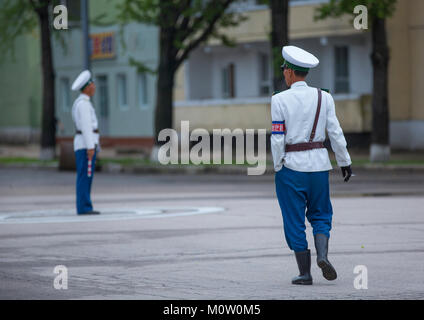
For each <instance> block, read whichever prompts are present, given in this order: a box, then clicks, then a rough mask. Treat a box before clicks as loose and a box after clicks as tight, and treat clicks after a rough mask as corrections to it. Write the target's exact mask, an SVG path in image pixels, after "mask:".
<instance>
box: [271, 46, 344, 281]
mask: <svg viewBox="0 0 424 320" xmlns="http://www.w3.org/2000/svg"><path fill="white" fill-rule="evenodd" d="M283 58H284V59H285V62H284V65H283V66H282V67H283V68H284V78H285V81H286V83H287V86H288V87H289V89H288V90H286V91H283V92H280V93H278V94H276V95H274V96H273V97H272V102H271V116H272V135H271V148H272V156H273V161H274V168H275V171H276V175H275V184H276V193H277V197H278V202H279V204H280V208H281V212H282V216H283V223H284V235H285V238H286V241H287V244H288V246H289V248H290V249H291V250H293V251H294V252H295V256H296V261H297V264H298V267H299V271H300V275H299V276H298V277H295V278H294V279H293V280H292V283H293V284H304V285H310V284H312V276H311V252H310V250H309V249H308V243H307V241H306V233H305V229H306V227H305V216H306V218H307V219H308V221H309V222H310V224H311V225H312V228H313V234H314V240H315V248H316V250H317V264H318V266H319V267H320V268H321V269H322V273H323V276H324V277H325V278H326V279H327V280H334V279H336V278H337V273H336V270H335V269H334V267H333V266H332V265H331V263H330V262H329V261H328V258H327V253H328V239H329V238H330V230H331V221H332V215H333V211H332V206H331V202H330V191H329V181H328V174H329V170H332V166H331V163H330V159H329V156H328V152H327V149H326V148H325V147H324V144H323V142H324V140H325V131H327V133H328V137H329V138H330V142H331V147H332V149H333V151H334V152H335V154H336V160H337V164H338V165H339V166H340V167H341V168H342V175H343V177H344V178H345V181H346V182H347V181H348V180H349V178H350V177H351V175H352V170H351V163H352V162H351V160H350V156H349V153H348V151H347V148H346V140H345V138H344V135H343V131H342V129H341V127H340V124H339V121H338V120H337V117H336V112H335V106H334V100H333V97H332V96H331V95H330V94H329V93H327V92H325V91H321V90H320V89H317V88H312V87H309V86H308V85H307V84H306V82H305V78H306V75H307V74H308V71H309V69H310V68H314V67H316V66H317V65H318V64H319V60H318V59H317V58H316V57H315V56H313V55H312V54H310V53H308V52H306V51H305V50H303V49H300V48H298V47H294V46H286V47H284V48H283Z"/></svg>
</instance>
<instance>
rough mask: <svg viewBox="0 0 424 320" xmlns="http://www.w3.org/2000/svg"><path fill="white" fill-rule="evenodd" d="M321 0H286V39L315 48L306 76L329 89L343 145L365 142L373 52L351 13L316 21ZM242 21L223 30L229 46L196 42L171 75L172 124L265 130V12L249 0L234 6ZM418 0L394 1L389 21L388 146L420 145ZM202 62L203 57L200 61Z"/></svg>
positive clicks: (423, 121)
mask: <svg viewBox="0 0 424 320" xmlns="http://www.w3.org/2000/svg"><path fill="white" fill-rule="evenodd" d="M323 2H326V1H323V0H309V1H308V0H292V1H291V2H290V16H289V38H290V43H291V44H292V45H296V46H299V47H302V48H304V49H306V50H308V51H310V52H312V53H314V54H315V55H316V56H317V57H318V58H319V59H320V65H319V67H317V68H315V69H313V70H312V71H311V72H310V74H309V75H308V78H307V82H308V84H309V85H311V86H315V87H320V88H327V89H329V90H330V91H331V93H332V95H333V97H334V99H335V102H336V112H337V115H338V118H339V120H340V123H341V125H342V128H343V130H344V132H345V133H346V136H347V138H348V142H349V144H350V145H358V146H367V145H369V143H370V141H369V140H370V131H371V121H372V110H371V101H372V90H373V89H372V77H373V71H372V64H371V59H370V54H371V51H372V43H371V34H370V32H369V31H364V30H362V31H358V30H356V29H355V28H354V27H353V23H352V18H351V17H349V16H347V15H346V16H343V17H341V18H337V19H335V18H333V19H327V20H324V21H315V20H314V13H315V9H316V8H317V6H319V5H320V4H322V3H323ZM238 9H240V10H243V11H244V13H245V15H246V16H247V17H248V19H247V20H246V21H245V22H243V23H242V24H241V25H239V26H238V27H236V28H233V29H229V30H227V31H226V33H227V35H228V36H230V37H232V38H234V39H236V41H237V46H236V47H235V48H228V47H223V46H222V45H220V44H219V43H217V42H214V41H210V42H209V43H208V44H207V45H205V46H202V47H200V48H198V49H197V50H196V51H195V52H194V53H193V54H192V55H191V56H190V58H189V59H188V61H187V62H186V63H185V64H184V66H183V67H182V68H181V70H180V71H179V74H178V76H177V86H176V90H175V98H176V102H175V110H174V115H175V117H174V119H175V124H174V126H175V127H176V128H179V125H180V122H181V121H182V120H189V121H190V127H191V128H197V127H199V128H206V129H208V130H210V131H211V130H212V129H214V128H230V129H235V128H241V129H248V128H250V129H260V128H267V129H269V128H270V123H271V118H270V96H271V91H272V88H271V86H272V82H271V79H272V69H271V49H270V45H269V32H270V25H271V24H270V12H269V9H268V7H267V6H264V5H260V4H257V1H254V0H251V1H247V2H245V3H244V4H242V5H240V6H239V8H238ZM423 21H424V2H423V1H417V0H398V4H397V9H396V12H395V14H394V16H393V17H392V18H390V19H388V23H387V30H388V40H389V46H390V55H391V60H390V69H389V101H390V105H389V108H390V116H391V123H390V127H391V136H390V138H391V145H392V147H394V148H402V149H403V148H408V149H418V148H420V149H421V148H424V140H423V139H422V136H423V133H424V132H423V130H424V110H423V108H422V101H423V100H422V98H424V97H422V95H423V91H422V90H420V89H419V85H418V83H420V81H422V80H424V79H422V77H423V72H421V71H422V69H423V68H424V63H423V62H422V61H420V59H419V57H422V56H423V53H424V27H423ZM206 62H207V63H206Z"/></svg>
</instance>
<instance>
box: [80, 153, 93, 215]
mask: <svg viewBox="0 0 424 320" xmlns="http://www.w3.org/2000/svg"><path fill="white" fill-rule="evenodd" d="M96 154H97V153H96V152H95V153H94V157H93V159H92V162H91V166H92V170H91V177H88V158H87V149H81V150H77V151H75V160H76V165H77V212H78V214H84V213H87V212H90V211H93V205H92V203H91V196H90V193H91V184H92V182H93V177H94V171H95V168H96V166H95V165H96Z"/></svg>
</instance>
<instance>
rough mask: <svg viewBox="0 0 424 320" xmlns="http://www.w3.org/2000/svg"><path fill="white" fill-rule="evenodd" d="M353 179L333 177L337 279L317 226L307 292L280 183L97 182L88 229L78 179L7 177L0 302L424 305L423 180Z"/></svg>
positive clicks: (1, 190) (155, 178)
mask: <svg viewBox="0 0 424 320" xmlns="http://www.w3.org/2000/svg"><path fill="white" fill-rule="evenodd" d="M356 174H357V175H356V177H354V178H352V181H351V182H349V183H344V182H342V180H341V177H340V175H339V171H334V172H333V173H332V175H331V192H332V203H333V208H334V219H333V230H332V236H331V241H330V255H329V257H330V260H331V262H332V263H333V265H334V266H335V267H336V269H337V271H338V275H339V276H338V279H337V280H336V281H332V282H328V281H326V280H325V279H324V278H323V277H322V275H321V272H320V270H319V268H318V267H317V266H316V264H315V257H316V256H315V249H314V245H313V239H312V234H311V229H310V227H309V226H308V229H307V233H308V241H309V244H310V249H312V252H313V256H312V261H313V266H312V276H313V278H314V285H313V286H305V287H303V286H300V287H299V286H293V285H291V283H290V280H291V278H292V277H293V276H295V275H297V273H298V270H297V265H296V262H295V258H294V255H293V253H292V252H291V251H290V250H289V249H288V247H287V245H286V243H285V241H284V236H283V230H282V219H281V214H280V210H279V207H278V203H277V200H276V198H275V191H274V182H273V176H260V177H253V176H250V177H249V176H242V175H128V174H106V173H96V176H95V181H94V186H93V201H94V203H95V207H96V209H99V210H101V211H102V212H103V214H102V215H101V216H100V217H82V218H81V217H77V216H76V215H75V212H74V210H75V209H74V202H75V195H74V188H75V187H74V183H75V175H74V173H71V172H57V171H54V170H48V169H46V170H35V169H5V168H2V169H0V299H208V300H209V299H212V300H213V299H423V298H424V232H423V231H424V209H423V208H424V173H423V172H422V171H388V170H385V171H361V170H358V171H357V172H356ZM56 266H65V267H66V270H67V289H63V290H58V289H56V288H55V278H56V281H57V280H58V278H57V277H58V276H64V275H65V273H62V271H63V269H61V271H60V272H59V274H58V273H56V274H55V273H54V271H55V267H56ZM356 266H365V267H366V270H367V281H365V273H364V271H363V270H364V269H361V272H359V273H354V269H355V267H356ZM358 276H361V277H362V278H363V280H362V282H360V283H361V284H362V285H364V284H365V283H366V284H367V289H358V288H355V286H354V281H355V278H357V277H358ZM357 283H358V282H357ZM56 284H57V283H56ZM59 284H62V285H64V282H63V281H62V282H59Z"/></svg>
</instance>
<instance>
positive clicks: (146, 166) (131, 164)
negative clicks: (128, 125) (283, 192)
mask: <svg viewBox="0 0 424 320" xmlns="http://www.w3.org/2000/svg"><path fill="white" fill-rule="evenodd" d="M349 151H350V154H351V158H352V161H353V168H354V171H358V170H361V171H362V170H387V171H394V170H396V171H398V170H402V171H404V170H406V171H420V172H421V171H424V150H423V151H400V150H392V155H391V159H390V161H389V162H387V163H370V162H369V160H368V158H369V155H368V152H367V150H355V149H352V150H349ZM39 153H40V147H39V146H38V145H29V146H6V145H0V167H3V168H5V167H6V168H27V167H30V168H51V169H58V166H59V163H58V160H53V161H41V160H39V159H38V158H39ZM57 155H59V149H58V150H57ZM271 159H272V157H271V154H268V155H267V166H266V172H265V173H266V174H272V173H273V165H272V160H271ZM330 159H331V161H332V163H333V166H334V167H336V162H335V157H334V153H333V152H330ZM99 166H100V167H101V170H102V172H110V173H135V174H161V173H166V174H173V173H176V174H209V173H213V174H247V168H249V167H256V165H248V164H247V163H246V164H244V165H235V164H233V165H224V164H223V165H192V164H190V165H162V164H160V163H153V162H151V161H150V160H149V158H148V155H146V154H143V153H142V152H141V151H138V150H135V149H128V148H127V149H122V148H121V149H116V148H103V149H102V150H101V153H100V155H99Z"/></svg>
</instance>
